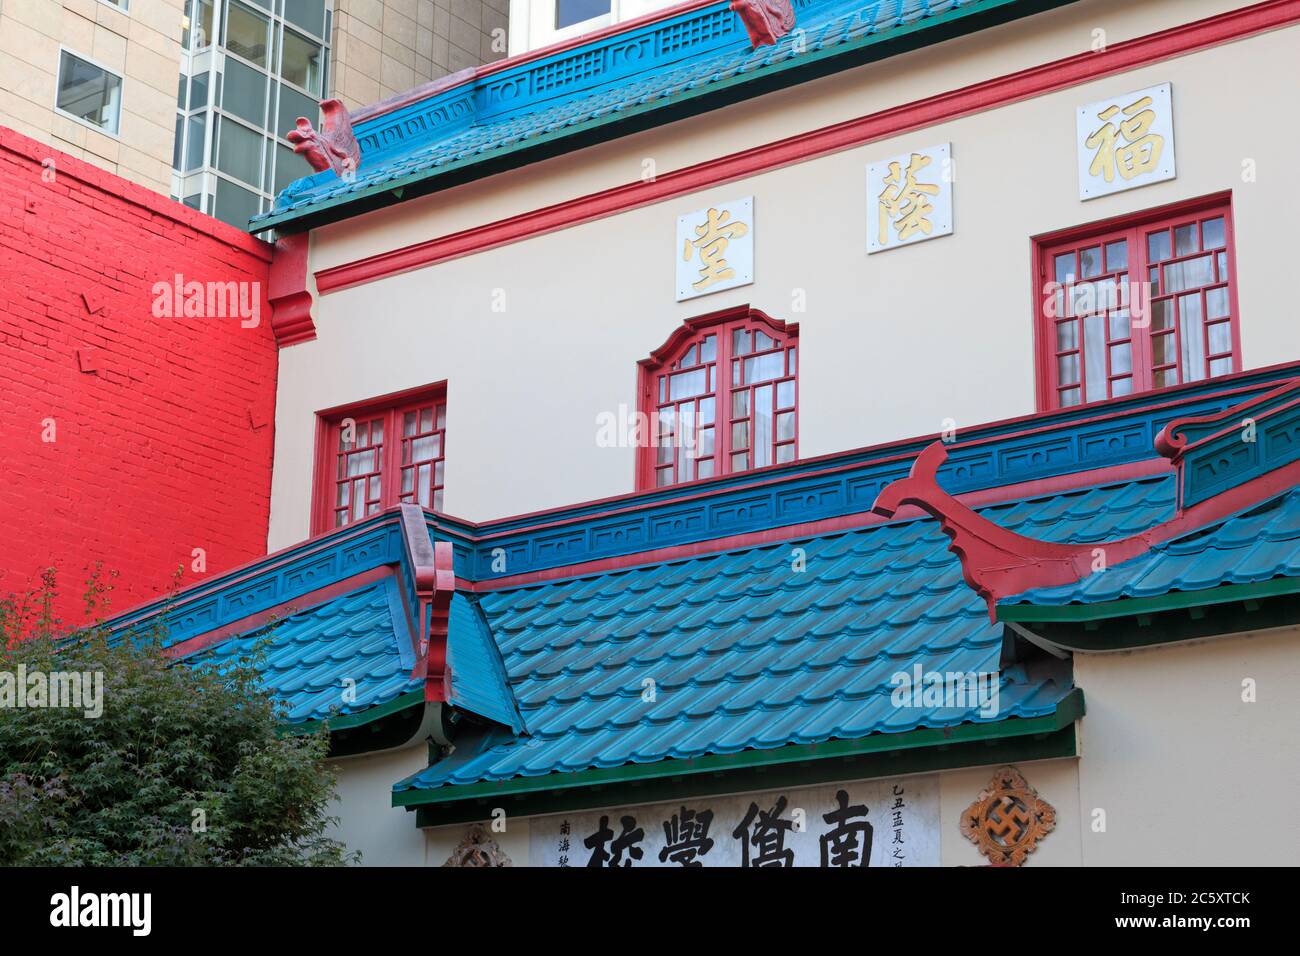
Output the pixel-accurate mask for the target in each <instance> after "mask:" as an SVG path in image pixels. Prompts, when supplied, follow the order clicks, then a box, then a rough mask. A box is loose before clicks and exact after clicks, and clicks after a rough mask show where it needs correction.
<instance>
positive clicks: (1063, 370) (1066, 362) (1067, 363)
mask: <svg viewBox="0 0 1300 956" xmlns="http://www.w3.org/2000/svg"><path fill="white" fill-rule="evenodd" d="M1056 370H1057V375H1058V381H1059V382H1060V384H1062V385H1074V384H1076V383H1077V382H1078V381H1079V355H1078V353H1075V354H1073V355H1062V356H1060V357H1059V358H1058V359H1057V360H1056Z"/></svg>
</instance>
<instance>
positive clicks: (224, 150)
mask: <svg viewBox="0 0 1300 956" xmlns="http://www.w3.org/2000/svg"><path fill="white" fill-rule="evenodd" d="M262 140H263V137H262V135H261V134H260V133H255V132H254V131H253V130H251V129H249V128H248V127H247V126H243V125H241V124H240V123H236V122H235V121H234V120H232V119H230V118H229V117H226V116H223V117H220V118H219V120H218V125H217V169H219V170H221V171H222V172H223V173H229V174H230V175H231V176H234V177H235V178H236V179H239V180H242V181H243V182H246V183H248V184H249V185H250V186H253V187H255V188H257V187H260V186H261V184H262V180H261V169H262Z"/></svg>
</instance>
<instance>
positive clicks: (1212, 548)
mask: <svg viewBox="0 0 1300 956" xmlns="http://www.w3.org/2000/svg"><path fill="white" fill-rule="evenodd" d="M1096 524H1097V526H1098V527H1099V528H1105V527H1108V526H1111V525H1112V523H1111V522H1107V521H1098V522H1097V523H1096ZM1134 530H1141V528H1140V527H1137V528H1131V529H1130V528H1125V533H1131V531H1134ZM1297 576H1300V488H1293V489H1291V490H1290V491H1288V492H1286V493H1284V494H1281V495H1278V496H1276V497H1274V498H1272V499H1270V500H1269V501H1266V502H1264V503H1263V504H1260V505H1257V506H1254V507H1252V508H1250V509H1248V510H1246V511H1244V512H1242V513H1240V514H1236V515H1233V516H1231V517H1229V518H1227V519H1225V520H1223V521H1218V522H1215V523H1214V524H1211V525H1208V526H1206V527H1204V528H1198V529H1197V530H1195V531H1193V532H1190V533H1188V534H1185V535H1182V536H1181V537H1179V538H1175V539H1173V540H1172V541H1166V542H1164V543H1162V544H1159V545H1156V546H1155V547H1154V548H1152V549H1151V550H1150V551H1148V552H1147V553H1145V554H1141V555H1139V556H1137V557H1136V558H1132V559H1131V560H1128V561H1125V562H1123V563H1121V564H1116V565H1113V566H1112V567H1109V568H1107V569H1106V570H1105V571H1100V572H1097V573H1095V574H1091V575H1089V576H1088V577H1086V578H1084V579H1083V580H1082V581H1078V582H1076V583H1074V584H1067V585H1061V586H1059V587H1050V588H1037V589H1035V590H1032V591H1026V592H1025V593H1023V594H1018V595H1015V596H1014V597H1009V598H1005V599H1004V600H1003V601H1001V602H999V603H1001V604H1004V605H1010V604H1035V605H1045V606H1061V605H1066V604H1096V603H1101V602H1109V601H1118V600H1121V599H1124V598H1147V597H1158V596H1162V595H1165V594H1169V593H1171V592H1174V591H1205V590H1209V589H1212V588H1216V587H1220V586H1222V585H1225V584H1255V583H1259V582H1262V581H1268V580H1272V579H1273V578H1290V577H1297Z"/></svg>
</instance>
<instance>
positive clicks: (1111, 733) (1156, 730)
mask: <svg viewBox="0 0 1300 956" xmlns="http://www.w3.org/2000/svg"><path fill="white" fill-rule="evenodd" d="M1074 679H1075V683H1076V684H1078V686H1080V687H1082V688H1083V694H1084V701H1085V704H1086V706H1087V709H1088V712H1087V715H1086V716H1085V717H1084V718H1083V721H1082V728H1083V759H1082V760H1081V761H1080V765H1079V805H1080V808H1081V812H1082V814H1083V818H1084V826H1083V828H1082V830H1081V839H1082V841H1083V863H1084V865H1086V866H1139V865H1147V864H1155V865H1161V866H1201V865H1213V866H1247V865H1248V866H1295V865H1296V864H1297V863H1300V817H1297V815H1296V813H1295V809H1296V802H1297V794H1300V751H1298V750H1297V748H1296V744H1295V732H1296V714H1297V710H1296V696H1295V687H1296V686H1297V682H1298V681H1300V630H1298V629H1295V628H1288V629H1281V630H1273V631H1268V632H1263V633H1259V634H1252V635H1244V636H1237V637H1228V638H1218V639H1215V640H1211V641H1200V642H1196V643H1193V644H1186V645H1180V646H1171V647H1160V648H1154V649H1151V650H1145V651H1136V652H1129V653H1117V654H1076V655H1075V657H1074ZM1247 680H1250V681H1253V682H1254V688H1255V700H1254V702H1246V701H1245V700H1243V699H1242V698H1243V692H1244V689H1245V685H1244V684H1243V682H1244V681H1247ZM1097 809H1100V810H1103V811H1105V824H1106V829H1105V832H1097V831H1094V829H1093V812H1094V810H1097Z"/></svg>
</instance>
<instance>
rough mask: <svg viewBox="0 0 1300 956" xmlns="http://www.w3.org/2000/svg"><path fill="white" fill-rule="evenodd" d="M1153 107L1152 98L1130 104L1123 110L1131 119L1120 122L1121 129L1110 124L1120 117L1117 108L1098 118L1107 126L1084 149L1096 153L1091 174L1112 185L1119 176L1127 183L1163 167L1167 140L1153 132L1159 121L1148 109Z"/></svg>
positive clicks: (1099, 130)
mask: <svg viewBox="0 0 1300 956" xmlns="http://www.w3.org/2000/svg"><path fill="white" fill-rule="evenodd" d="M1150 105H1151V97H1149V96H1144V97H1142V99H1140V100H1138V101H1137V102H1135V103H1130V104H1129V105H1128V106H1126V107H1124V110H1123V112H1124V115H1125V116H1126V117H1128V118H1127V119H1123V120H1120V122H1119V124H1118V125H1117V124H1115V123H1112V122H1110V121H1111V120H1112V119H1113V118H1114V117H1115V116H1117V115H1118V114H1119V112H1120V108H1119V107H1118V106H1111V107H1107V108H1106V109H1104V110H1102V111H1101V112H1100V113H1098V114H1097V118H1098V119H1102V120H1106V122H1105V124H1104V125H1102V127H1101V128H1100V129H1098V130H1097V131H1096V132H1095V133H1093V134H1092V135H1091V136H1089V137H1088V138H1087V139H1086V140H1084V145H1086V146H1087V147H1088V148H1089V149H1095V150H1096V151H1097V155H1096V156H1094V157H1093V158H1092V165H1091V166H1089V167H1088V172H1089V173H1091V174H1092V175H1094V176H1101V177H1102V178H1103V179H1105V180H1106V182H1108V183H1109V182H1113V181H1114V179H1115V173H1116V172H1118V173H1119V174H1120V175H1121V176H1123V177H1124V178H1125V179H1132V178H1133V177H1134V176H1138V175H1141V174H1142V173H1149V172H1151V171H1152V170H1154V169H1155V168H1156V167H1157V166H1158V165H1159V164H1160V154H1161V152H1163V150H1164V148H1165V138H1164V137H1163V136H1160V135H1158V134H1157V133H1152V132H1151V131H1150V130H1151V124H1152V123H1154V122H1155V121H1156V114H1155V110H1152V109H1148V107H1149V106H1150ZM1121 140H1122V142H1121Z"/></svg>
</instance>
